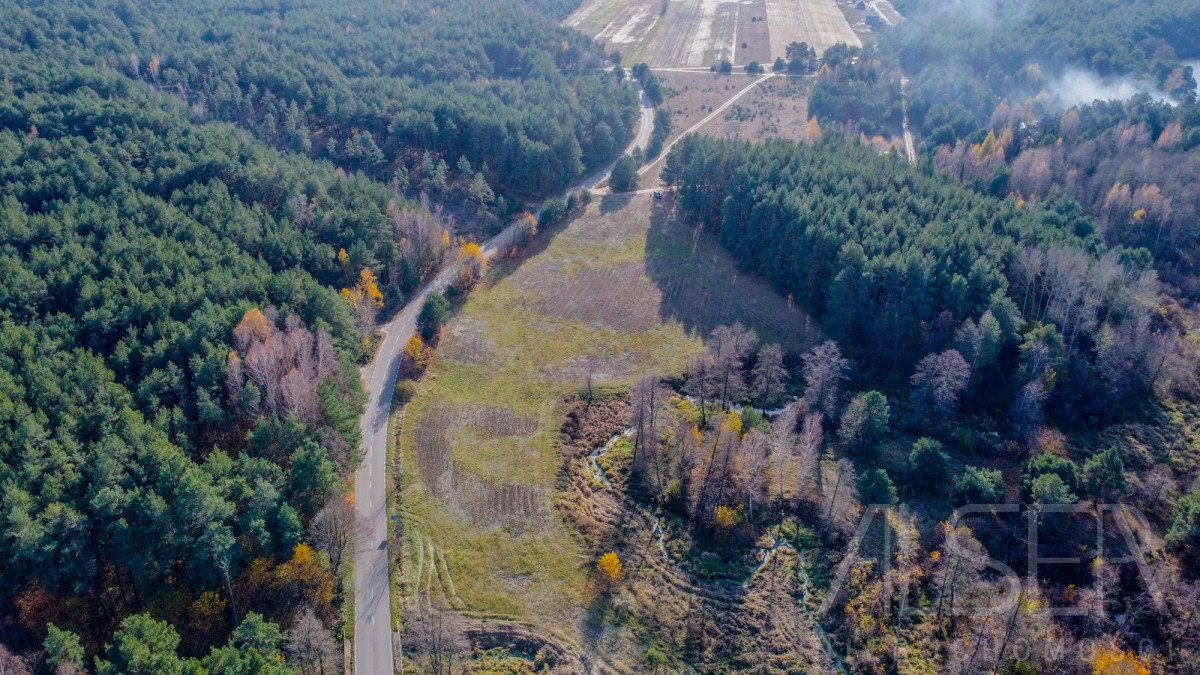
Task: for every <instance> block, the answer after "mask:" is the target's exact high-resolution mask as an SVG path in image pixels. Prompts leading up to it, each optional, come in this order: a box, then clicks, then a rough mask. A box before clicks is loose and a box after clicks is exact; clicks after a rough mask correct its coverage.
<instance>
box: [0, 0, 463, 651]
mask: <svg viewBox="0 0 1200 675" xmlns="http://www.w3.org/2000/svg"><path fill="white" fill-rule="evenodd" d="M10 9H11V8H10ZM83 25H85V24H79V25H78V26H76V27H79V26H83ZM64 30H74V29H73V28H66V27H64ZM97 31H98V33H102V31H100V30H99V28H97ZM13 35H14V33H11V32H6V33H5V36H6V38H11V37H12V36H13ZM16 35H17V36H21V35H22V34H21V32H20V31H17V33H16ZM24 37H25V38H29V35H28V34H26V35H25V36H24ZM35 54H36V52H30V51H28V50H27V49H26V48H25V47H21V48H19V49H18V51H16V52H13V51H0V71H3V72H4V73H6V77H5V80H4V84H3V86H0V210H2V211H3V216H2V217H0V270H2V275H3V278H4V283H3V284H2V285H0V420H2V421H0V522H2V523H3V528H2V530H3V533H2V534H0V612H2V614H3V622H4V627H5V628H4V632H3V635H2V636H0V641H2V642H3V643H4V644H5V646H6V647H7V648H9V649H11V650H15V651H18V652H20V653H23V654H25V655H27V656H28V659H27V660H26V663H25V664H24V665H21V667H22V668H23V667H25V665H29V666H30V667H37V668H41V667H42V666H43V665H45V664H49V666H50V667H51V668H54V667H57V666H56V665H55V664H51V663H50V662H49V661H42V660H39V659H41V658H42V657H41V656H38V655H39V654H42V655H43V656H44V657H46V658H49V656H50V654H52V653H60V656H61V658H62V659H66V661H61V659H60V662H64V663H66V662H69V664H75V665H80V664H82V666H84V667H90V666H91V665H92V664H93V663H94V661H93V657H94V656H99V657H101V658H102V659H103V660H104V661H106V662H108V663H109V664H111V665H104V664H97V665H98V667H99V668H100V670H101V671H102V672H178V671H176V670H175V665H172V664H178V663H183V661H182V660H181V661H175V660H172V659H174V656H175V654H176V649H177V650H178V655H179V658H180V659H187V658H190V657H200V656H202V655H205V654H210V648H213V647H216V648H217V649H216V651H215V652H212V653H211V654H212V655H211V656H208V657H205V658H206V659H215V661H207V660H206V662H205V663H207V664H208V665H205V666H204V667H205V668H211V669H212V670H213V671H214V672H234V671H231V670H226V669H227V668H234V666H233V665H230V664H234V663H236V662H238V660H239V659H248V660H249V661H247V663H250V662H257V663H260V664H261V663H266V664H268V665H267V666H264V668H268V667H270V668H277V669H284V670H286V669H287V668H289V667H290V666H293V665H295V666H305V664H311V663H314V661H313V660H312V659H324V660H325V661H324V662H325V663H326V664H327V665H326V667H330V665H332V664H334V663H339V664H340V650H335V649H334V648H333V642H332V640H333V637H332V635H333V633H334V632H335V631H337V632H340V631H341V630H342V629H343V627H344V622H343V618H342V614H341V611H342V610H341V605H342V603H341V600H342V594H343V583H342V581H343V577H344V576H345V574H346V572H347V569H348V568H347V565H346V561H347V560H348V559H349V556H350V551H351V550H352V549H353V546H354V545H355V541H356V536H357V535H356V532H357V531H358V525H357V521H356V520H355V515H354V507H353V501H352V495H349V494H348V493H347V491H346V480H345V477H346V476H347V475H348V474H349V473H350V472H351V471H352V470H353V469H354V467H355V466H356V465H357V461H358V459H357V447H358V442H359V438H358V435H359V431H358V418H359V415H360V413H361V411H362V406H363V394H362V391H361V385H360V381H359V375H358V371H357V367H356V366H357V364H356V362H357V361H359V360H361V359H362V358H364V357H365V356H366V355H367V354H368V353H369V351H370V346H371V332H372V331H373V328H374V316H373V315H374V312H376V311H378V310H379V308H380V307H381V306H383V305H384V303H385V302H388V301H391V302H396V301H398V300H400V299H401V298H402V297H403V296H404V295H406V294H407V293H408V292H409V291H410V290H411V289H412V288H413V286H414V285H415V284H416V283H417V282H418V281H419V280H420V279H421V278H422V277H423V276H424V275H426V274H427V273H428V272H429V271H430V270H431V269H433V268H434V267H436V266H437V265H438V263H439V262H440V260H441V258H442V256H443V255H444V254H445V252H446V250H447V249H448V247H449V241H450V238H449V234H448V232H447V226H446V223H444V222H443V221H441V220H439V218H438V216H437V215H436V214H434V213H431V212H430V211H428V210H426V209H424V208H421V207H419V206H418V205H416V204H413V203H411V202H408V201H406V200H405V199H404V198H403V197H402V196H400V195H398V194H397V191H396V190H395V189H394V188H393V187H390V186H387V185H384V184H382V183H379V182H375V181H372V180H370V179H368V178H366V177H364V176H348V175H347V174H346V173H345V172H343V171H340V170H338V169H336V168H335V167H334V166H332V165H330V164H329V163H326V162H320V163H318V162H314V161H312V160H310V159H307V158H303V157H298V156H295V155H290V154H284V153H280V152H278V151H276V150H273V149H271V148H269V147H267V146H265V145H263V144H261V143H259V142H257V141H254V140H250V139H249V138H247V134H246V133H245V132H244V131H241V130H239V129H237V128H235V127H233V126H232V125H228V124H225V123H197V122H195V121H194V117H193V114H192V111H191V110H190V109H189V107H188V106H186V105H185V104H183V103H182V102H181V101H179V100H178V99H177V98H176V97H174V96H173V95H169V94H164V93H162V92H159V91H155V89H154V88H153V87H151V86H149V85H148V84H146V83H144V82H139V81H137V80H134V79H131V78H129V77H128V76H127V75H125V74H121V73H117V72H112V71H111V70H107V69H105V68H103V67H90V66H85V65H80V64H78V63H72V62H70V61H63V62H58V61H55V60H53V59H51V58H49V57H46V58H42V57H40V56H38V57H36V58H35ZM339 289H341V290H340V291H339ZM144 614H149V615H150V616H152V617H154V619H155V620H157V621H160V622H161V621H166V622H168V623H169V624H171V625H172V626H174V628H167V627H162V626H160V625H159V624H158V623H154V622H151V621H150V619H149V618H147V617H142V618H130V617H137V616H140V615H144ZM252 617H257V618H256V619H254V621H257V622H259V623H258V624H255V625H258V626H259V627H262V626H261V625H259V624H265V625H266V626H267V627H266V628H264V629H263V630H266V631H267V632H268V633H270V635H269V636H268V637H270V639H269V640H267V641H266V642H253V641H251V640H250V638H246V637H245V636H244V635H242V633H238V632H234V633H233V634H232V637H231V631H234V629H235V628H238V627H239V626H241V627H242V628H239V629H238V630H239V631H242V632H243V633H244V632H248V631H252V629H251V628H246V625H247V624H246V622H247V621H251V620H252ZM122 626H124V628H123V629H122V631H121V632H120V633H117V635H116V636H115V637H114V632H115V631H117V630H118V628H120V627H122ZM253 630H257V628H256V629H253ZM285 633H290V635H291V637H290V638H289V637H288V636H287V635H286V634H285ZM301 638H303V640H302V641H301V642H303V641H307V642H304V644H307V645H308V646H307V647H303V648H302V646H301V642H296V643H295V645H294V646H293V647H288V645H289V644H291V643H290V642H289V640H292V641H297V640H301ZM139 640H150V641H152V642H153V645H150V646H149V647H148V648H147V650H142V649H141V647H139V646H138V641H139ZM114 641H115V642H114ZM252 642H253V644H251V643H252ZM106 644H113V645H114V646H112V647H109V648H108V649H107V650H105V649H104V648H103V646H104V645H106ZM64 645H66V646H65V647H64ZM247 645H250V646H253V647H254V649H256V650H257V651H258V655H254V654H251V653H250V651H249V647H248V646H247ZM314 645H315V646H314ZM55 650H58V651H57V652H56V651H55ZM64 650H65V651H64ZM305 650H307V651H305ZM313 650H316V651H313ZM63 654H65V656H64V655H63ZM8 656H11V655H9V654H8V652H5V654H4V655H0V657H3V658H6V659H7V658H8ZM143 656H144V657H146V658H151V657H153V659H152V660H150V661H139V662H137V663H133V662H130V661H129V660H128V659H134V658H135V657H136V658H141V657H143ZM280 656H286V660H287V665H283V664H281V663H280V661H279V658H280ZM160 657H161V659H166V660H160ZM13 658H14V659H15V658H16V657H13ZM55 658H58V657H55ZM163 664H166V665H163ZM220 664H225V665H220ZM4 666H5V668H10V669H12V671H13V672H19V670H17V666H14V665H13V664H12V663H10V662H6V663H5V664H4ZM247 667H248V668H249V667H250V666H247ZM306 667H307V666H306ZM339 667H340V666H339ZM251 670H253V669H251ZM65 672H72V671H69V670H68V671H65ZM188 672H193V671H188ZM195 672H200V671H195ZM239 672H240V671H239ZM248 672H249V671H248ZM255 672H259V671H255ZM261 672H266V670H264V671H261Z"/></svg>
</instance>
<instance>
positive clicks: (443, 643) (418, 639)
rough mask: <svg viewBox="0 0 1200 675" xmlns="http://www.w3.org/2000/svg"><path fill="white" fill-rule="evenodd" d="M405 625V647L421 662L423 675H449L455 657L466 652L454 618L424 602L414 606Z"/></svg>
mask: <svg viewBox="0 0 1200 675" xmlns="http://www.w3.org/2000/svg"><path fill="white" fill-rule="evenodd" d="M405 623H406V625H408V626H410V629H409V633H408V635H409V644H411V645H412V647H413V650H414V651H415V652H416V653H417V654H419V655H420V656H422V657H423V658H424V661H425V668H424V670H423V672H426V673H434V674H435V675H451V673H453V672H454V659H455V657H456V656H457V655H458V654H459V653H460V652H463V651H465V650H466V649H467V641H466V638H465V637H463V635H462V632H461V631H460V630H459V628H458V625H457V624H456V623H455V621H454V617H453V616H452V615H451V614H450V613H448V612H445V611H443V610H442V609H440V608H438V607H434V606H433V605H431V604H430V603H429V602H428V598H425V601H423V602H421V601H419V602H417V604H416V607H415V608H414V609H413V610H412V611H411V612H410V615H409V617H408V619H407V621H406V622H405Z"/></svg>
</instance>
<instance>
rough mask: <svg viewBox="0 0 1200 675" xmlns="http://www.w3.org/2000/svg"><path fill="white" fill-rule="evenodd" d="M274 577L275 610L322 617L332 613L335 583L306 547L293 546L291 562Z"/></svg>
mask: <svg viewBox="0 0 1200 675" xmlns="http://www.w3.org/2000/svg"><path fill="white" fill-rule="evenodd" d="M274 576H275V587H276V590H277V593H278V602H279V606H280V607H282V608H283V609H284V610H285V611H289V612H294V611H297V610H298V609H299V608H301V607H308V608H311V609H313V610H314V611H317V612H319V613H320V614H322V615H323V616H328V615H330V614H331V613H332V606H333V596H334V586H335V583H336V580H335V579H334V577H333V574H331V573H330V571H329V570H328V569H327V568H326V567H325V566H323V565H322V564H321V563H320V561H318V560H317V557H316V555H315V553H314V551H313V549H312V547H311V546H309V545H308V544H297V545H296V548H295V550H294V552H293V553H292V557H291V559H290V560H288V561H287V562H285V563H283V564H282V565H280V566H279V567H278V568H277V569H276V570H275V575H274Z"/></svg>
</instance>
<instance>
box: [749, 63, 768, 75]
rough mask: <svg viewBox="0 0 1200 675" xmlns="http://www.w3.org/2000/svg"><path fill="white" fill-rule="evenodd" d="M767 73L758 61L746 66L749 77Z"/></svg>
mask: <svg viewBox="0 0 1200 675" xmlns="http://www.w3.org/2000/svg"><path fill="white" fill-rule="evenodd" d="M765 72H766V70H764V69H763V67H762V64H761V63H759V62H758V61H751V62H750V63H747V64H746V74H747V75H761V74H762V73H765Z"/></svg>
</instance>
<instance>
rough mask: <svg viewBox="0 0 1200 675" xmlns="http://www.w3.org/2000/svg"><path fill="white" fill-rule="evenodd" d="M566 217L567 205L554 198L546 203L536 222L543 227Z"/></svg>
mask: <svg viewBox="0 0 1200 675" xmlns="http://www.w3.org/2000/svg"><path fill="white" fill-rule="evenodd" d="M566 215H567V203H566V202H564V201H563V200H561V199H559V198H557V197H555V198H554V199H551V200H549V201H547V202H546V205H545V206H543V207H542V211H541V213H539V214H538V222H539V223H541V224H543V225H553V224H555V223H557V222H558V221H560V220H562V219H563V218H564V217H565V216H566Z"/></svg>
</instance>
